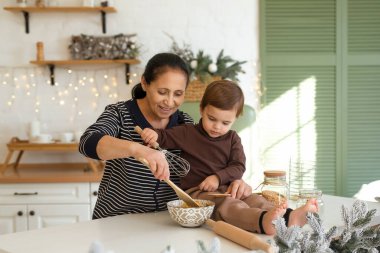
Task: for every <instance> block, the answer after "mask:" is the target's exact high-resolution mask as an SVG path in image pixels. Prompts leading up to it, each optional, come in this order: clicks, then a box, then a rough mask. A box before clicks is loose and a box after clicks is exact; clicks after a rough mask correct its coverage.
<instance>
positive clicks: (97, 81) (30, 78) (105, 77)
mask: <svg viewBox="0 0 380 253" xmlns="http://www.w3.org/2000/svg"><path fill="white" fill-rule="evenodd" d="M55 78H56V81H55V84H54V86H51V84H50V75H49V71H48V70H47V68H43V67H0V87H1V89H0V90H1V91H0V97H1V100H0V105H1V106H0V108H1V110H2V111H12V110H17V108H16V105H17V103H23V104H24V103H29V104H28V106H31V107H33V110H34V113H35V117H36V118H38V116H39V113H41V108H42V107H44V106H45V107H49V106H50V107H51V106H61V107H69V106H70V107H72V108H74V111H75V115H73V116H74V117H78V116H81V115H82V114H83V111H82V109H83V108H81V106H80V104H81V103H80V102H81V100H85V102H86V104H85V107H86V108H88V107H89V106H90V107H92V108H93V109H94V110H96V109H97V107H98V105H99V101H100V100H102V101H104V100H106V101H105V102H107V103H110V102H111V103H112V102H117V101H119V100H121V99H125V98H126V97H128V95H129V94H130V93H129V94H125V93H126V92H123V97H120V90H121V89H122V90H128V89H131V87H133V85H134V84H135V83H137V82H138V81H139V75H138V74H137V73H133V72H132V73H131V74H130V80H131V82H130V84H129V85H126V84H125V73H124V69H123V68H122V67H120V68H119V67H118V68H109V69H105V68H102V69H90V70H88V69H86V70H77V69H70V68H68V69H65V68H60V69H56V71H55ZM126 86H127V87H126Z"/></svg>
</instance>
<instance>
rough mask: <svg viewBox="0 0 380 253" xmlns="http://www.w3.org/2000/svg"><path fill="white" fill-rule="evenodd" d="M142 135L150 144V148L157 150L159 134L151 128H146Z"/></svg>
mask: <svg viewBox="0 0 380 253" xmlns="http://www.w3.org/2000/svg"><path fill="white" fill-rule="evenodd" d="M140 135H141V138H142V139H143V141H144V142H145V143H146V144H148V146H149V147H153V148H156V146H157V139H158V134H157V133H156V131H154V130H153V129H150V128H145V129H144V130H143V131H142V132H141V134H140Z"/></svg>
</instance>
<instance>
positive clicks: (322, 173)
mask: <svg viewBox="0 0 380 253" xmlns="http://www.w3.org/2000/svg"><path fill="white" fill-rule="evenodd" d="M260 3H261V14H262V15H261V22H262V24H263V25H262V33H261V35H262V36H263V38H262V39H261V42H262V43H261V47H260V49H261V59H262V62H263V65H262V74H263V75H262V76H263V78H262V81H263V85H264V87H265V95H264V97H263V98H262V101H263V107H262V110H261V112H260V117H259V129H260V133H259V135H260V140H261V142H260V147H261V158H262V163H263V166H264V169H282V170H287V171H288V177H289V178H290V186H291V193H297V191H298V189H299V188H303V187H309V188H313V187H317V188H320V189H322V190H323V192H325V193H330V194H334V193H335V192H336V182H335V181H336V176H335V175H336V115H335V113H336V75H337V71H336V63H337V61H336V3H335V1H331V0H320V1H297V0H291V1H289V0H265V1H261V2H260Z"/></svg>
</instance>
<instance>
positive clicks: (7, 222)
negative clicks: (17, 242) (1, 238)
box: [0, 183, 96, 234]
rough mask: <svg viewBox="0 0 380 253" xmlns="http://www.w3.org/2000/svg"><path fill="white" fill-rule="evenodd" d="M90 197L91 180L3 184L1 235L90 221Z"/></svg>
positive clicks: (0, 205) (1, 191) (0, 192)
mask: <svg viewBox="0 0 380 253" xmlns="http://www.w3.org/2000/svg"><path fill="white" fill-rule="evenodd" d="M95 186H96V185H94V187H95ZM94 189H95V188H94ZM90 196H91V191H90V183H40V184H1V185H0V234H7V233H13V232H21V231H25V230H31V229H38V228H45V227H51V226H56V225H61V224H71V223H76V222H79V221H86V220H90V219H91V215H92V208H91V201H90Z"/></svg>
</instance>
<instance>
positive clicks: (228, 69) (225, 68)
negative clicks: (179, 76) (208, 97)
mask: <svg viewBox="0 0 380 253" xmlns="http://www.w3.org/2000/svg"><path fill="white" fill-rule="evenodd" d="M168 36H169V37H170V38H171V39H172V41H173V43H172V45H171V47H170V51H171V52H173V53H175V54H177V55H179V56H180V57H181V58H182V59H184V60H185V62H186V63H187V65H188V67H189V69H190V73H191V76H192V78H197V79H199V80H200V81H202V82H205V83H206V82H207V81H209V80H211V79H212V78H213V77H220V78H221V79H229V80H232V81H239V79H238V74H239V73H242V74H244V73H245V71H244V70H243V68H242V65H243V64H244V63H246V61H236V60H234V59H232V58H231V57H230V56H227V55H224V49H222V50H221V51H220V53H219V54H218V56H217V58H216V60H215V61H213V59H212V57H211V56H210V55H208V54H206V53H204V51H203V50H199V51H198V52H197V53H196V54H195V53H194V52H193V51H192V50H191V47H190V45H189V44H186V43H183V46H182V47H180V46H179V45H178V43H177V42H176V41H175V40H174V38H173V37H172V36H170V35H168Z"/></svg>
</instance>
